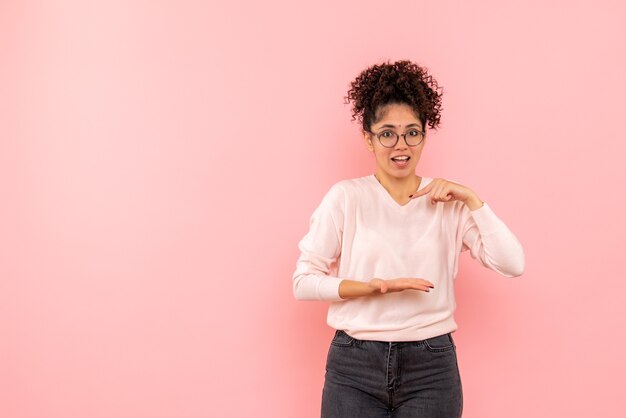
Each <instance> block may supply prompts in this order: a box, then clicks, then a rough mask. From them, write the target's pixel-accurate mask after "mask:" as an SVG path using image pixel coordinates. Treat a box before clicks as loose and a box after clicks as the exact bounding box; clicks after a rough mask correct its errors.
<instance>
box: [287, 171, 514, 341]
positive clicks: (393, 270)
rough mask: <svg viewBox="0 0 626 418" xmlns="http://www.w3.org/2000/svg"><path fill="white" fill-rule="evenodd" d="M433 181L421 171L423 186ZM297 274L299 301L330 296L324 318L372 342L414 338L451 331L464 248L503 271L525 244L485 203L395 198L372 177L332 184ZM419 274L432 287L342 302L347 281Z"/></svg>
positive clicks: (507, 272) (510, 270) (303, 246)
mask: <svg viewBox="0 0 626 418" xmlns="http://www.w3.org/2000/svg"><path fill="white" fill-rule="evenodd" d="M431 181H432V178H429V177H425V176H422V181H421V184H420V189H422V188H424V187H425V186H426V185H428V184H429V183H430V182H431ZM299 249H300V251H301V255H300V257H299V259H298V262H297V264H296V270H295V272H294V274H293V292H294V296H295V297H296V299H300V300H326V301H330V305H329V309H328V317H327V322H328V325H330V326H331V327H333V328H335V329H342V330H344V331H345V332H346V333H348V334H349V335H351V336H353V337H355V338H359V339H364V340H377V341H416V340H423V339H426V338H430V337H435V336H438V335H442V334H445V333H447V332H452V331H455V330H456V329H457V324H456V322H455V320H454V315H453V314H454V310H455V308H456V303H455V297H454V280H455V278H456V276H457V272H458V267H459V256H460V253H461V251H465V250H468V249H469V250H470V254H471V256H472V257H473V258H475V259H478V260H479V262H480V263H481V264H482V265H483V266H485V267H488V268H490V269H492V270H494V271H496V272H498V273H500V274H501V275H503V276H506V277H515V276H519V275H521V274H522V273H523V271H524V250H523V248H522V245H521V244H520V242H519V241H518V239H517V238H516V237H515V235H513V233H512V232H511V231H510V230H509V229H508V227H507V226H506V225H505V224H504V222H502V221H501V220H500V219H499V218H498V217H497V216H496V215H495V213H494V212H493V211H492V210H491V208H490V207H489V206H488V205H487V203H486V202H485V203H483V206H482V207H480V208H478V209H476V210H473V211H470V210H469V209H468V208H467V206H466V205H465V204H464V203H463V202H460V201H450V202H437V203H436V204H435V205H432V204H431V203H430V199H429V198H428V196H426V195H425V196H420V197H418V198H416V199H413V200H411V201H410V202H409V203H407V204H406V205H404V206H402V205H400V204H398V203H397V202H396V201H395V200H394V199H393V198H392V197H391V195H390V194H389V193H388V192H387V190H385V188H384V187H383V186H382V185H381V184H380V183H379V182H378V180H376V177H374V175H369V176H366V177H361V178H356V179H350V180H343V181H340V182H338V183H336V184H335V185H333V186H332V187H331V188H330V190H329V191H328V193H327V194H326V196H324V198H323V200H322V202H321V204H320V205H319V206H318V207H317V209H316V210H315V212H314V213H313V215H312V216H311V221H310V229H309V232H308V233H307V234H306V235H305V236H304V238H302V240H301V241H300V243H299ZM400 277H410V278H422V279H426V280H429V281H430V282H432V283H433V284H434V289H431V290H430V292H424V291H420V290H405V291H402V292H394V293H387V294H383V295H374V296H367V297H358V298H350V299H341V298H340V297H339V283H340V282H341V281H342V280H343V279H350V280H359V281H364V282H367V281H369V280H371V279H373V278H379V279H393V278H400Z"/></svg>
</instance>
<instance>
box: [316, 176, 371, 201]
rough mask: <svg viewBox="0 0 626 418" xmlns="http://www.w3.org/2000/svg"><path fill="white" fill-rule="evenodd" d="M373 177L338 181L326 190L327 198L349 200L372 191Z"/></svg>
mask: <svg viewBox="0 0 626 418" xmlns="http://www.w3.org/2000/svg"><path fill="white" fill-rule="evenodd" d="M372 178H373V175H369V176H364V177H357V178H351V179H344V180H340V181H338V182H337V183H335V184H333V185H332V186H331V187H330V189H329V190H328V193H327V196H329V197H334V198H343V199H346V198H351V197H356V196H358V195H362V194H363V193H367V192H369V191H371V190H373V189H374V188H373V185H374V184H373V182H372Z"/></svg>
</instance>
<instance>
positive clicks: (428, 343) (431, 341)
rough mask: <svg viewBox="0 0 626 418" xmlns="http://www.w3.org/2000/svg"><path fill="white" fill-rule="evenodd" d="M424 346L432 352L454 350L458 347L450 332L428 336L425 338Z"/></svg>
mask: <svg viewBox="0 0 626 418" xmlns="http://www.w3.org/2000/svg"><path fill="white" fill-rule="evenodd" d="M424 346H425V347H426V349H427V350H428V351H430V352H431V353H443V352H446V351H452V350H454V349H455V348H456V345H455V344H454V340H453V339H452V335H450V333H448V334H443V335H439V336H437V337H432V338H428V339H426V340H424Z"/></svg>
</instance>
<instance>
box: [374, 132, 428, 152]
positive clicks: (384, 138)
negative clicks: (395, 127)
mask: <svg viewBox="0 0 626 418" xmlns="http://www.w3.org/2000/svg"><path fill="white" fill-rule="evenodd" d="M369 132H370V133H371V134H373V135H376V138H378V142H380V145H382V146H383V147H385V148H393V147H395V146H396V144H397V143H398V141H399V140H400V136H402V137H404V142H405V143H406V144H407V145H408V146H409V147H416V146H418V145H419V144H421V143H422V141H423V140H424V132H422V131H420V130H417V129H411V130H409V131H407V132H405V133H403V134H402V135H398V134H397V133H395V132H394V131H389V130H387V131H382V132H379V133H374V132H371V131H369Z"/></svg>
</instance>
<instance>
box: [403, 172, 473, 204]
mask: <svg viewBox="0 0 626 418" xmlns="http://www.w3.org/2000/svg"><path fill="white" fill-rule="evenodd" d="M424 195H428V196H429V197H430V203H431V204H433V205H434V204H435V203H437V202H449V201H451V200H460V201H461V202H463V203H465V204H466V205H467V207H468V208H469V209H470V210H476V209H478V208H480V207H482V205H483V201H482V200H480V198H479V197H478V195H477V194H476V193H474V191H473V190H471V189H470V188H469V187H465V186H463V185H461V184H458V183H454V182H452V181H449V180H446V179H442V178H436V179H433V181H431V182H430V184H428V186H426V187H424V188H423V189H422V190H419V191H417V192H415V193H413V194H412V195H410V196H409V197H410V198H411V199H415V198H416V197H420V196H424Z"/></svg>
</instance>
